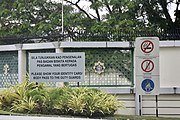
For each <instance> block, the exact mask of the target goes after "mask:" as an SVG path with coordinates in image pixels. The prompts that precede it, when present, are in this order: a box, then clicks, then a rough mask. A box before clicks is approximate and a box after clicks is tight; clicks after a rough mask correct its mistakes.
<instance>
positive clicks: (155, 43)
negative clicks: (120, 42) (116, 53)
mask: <svg viewBox="0 0 180 120" xmlns="http://www.w3.org/2000/svg"><path fill="white" fill-rule="evenodd" d="M135 46H136V56H155V57H159V38H158V37H137V38H136V43H135Z"/></svg>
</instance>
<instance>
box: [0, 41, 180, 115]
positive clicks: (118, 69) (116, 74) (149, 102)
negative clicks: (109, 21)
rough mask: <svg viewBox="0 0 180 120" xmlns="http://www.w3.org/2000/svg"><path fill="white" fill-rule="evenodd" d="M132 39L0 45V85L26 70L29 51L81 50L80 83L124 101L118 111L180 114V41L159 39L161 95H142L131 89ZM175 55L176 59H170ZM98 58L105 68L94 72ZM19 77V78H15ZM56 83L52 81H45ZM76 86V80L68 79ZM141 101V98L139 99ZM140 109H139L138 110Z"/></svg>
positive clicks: (5, 83)
mask: <svg viewBox="0 0 180 120" xmlns="http://www.w3.org/2000/svg"><path fill="white" fill-rule="evenodd" d="M59 45H60V46H59ZM131 45H132V44H131V42H61V44H58V42H51V43H33V44H15V45H1V46H0V80H1V81H0V88H5V87H9V86H11V85H15V84H17V83H18V82H21V81H22V80H23V79H24V77H25V75H26V71H27V70H28V59H27V58H28V53H30V52H34V53H39V52H57V53H58V52H63V51H64V52H77V51H78V52H80V51H84V52H85V53H86V77H85V78H86V81H85V82H83V83H80V85H81V86H91V87H92V86H93V87H96V88H98V89H102V90H104V91H106V92H109V93H111V94H116V95H118V97H119V100H122V101H124V102H125V106H126V109H122V110H118V111H117V113H120V114H128V115H135V114H136V115H139V114H141V115H152V116H155V115H156V113H157V112H156V111H158V115H159V116H170V117H180V113H179V111H180V106H179V105H180V88H179V86H180V81H179V79H178V78H180V75H179V66H178V64H180V60H179V59H180V54H179V53H180V42H179V41H161V42H160V74H161V76H160V83H161V84H160V85H161V89H160V91H161V92H160V95H159V96H157V101H156V98H155V96H142V97H141V99H140V98H139V96H137V95H136V94H135V92H134V81H133V48H132V46H131ZM173 58H175V59H173ZM98 61H100V62H101V63H103V64H104V65H105V67H106V68H105V70H104V72H103V73H101V74H97V73H96V72H95V71H94V69H93V66H94V64H95V63H97V62H98ZM17 79H18V80H17ZM48 84H49V85H50V86H56V85H57V84H56V83H54V82H50V83H48ZM70 85H72V86H76V83H70ZM139 101H140V102H139ZM140 111H141V112H140Z"/></svg>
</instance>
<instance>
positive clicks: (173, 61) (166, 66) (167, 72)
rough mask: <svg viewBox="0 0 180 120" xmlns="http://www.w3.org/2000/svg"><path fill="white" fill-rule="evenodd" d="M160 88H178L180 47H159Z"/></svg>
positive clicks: (179, 81)
mask: <svg viewBox="0 0 180 120" xmlns="http://www.w3.org/2000/svg"><path fill="white" fill-rule="evenodd" d="M159 63H160V86H161V87H180V47H175V46H172V47H160V62H159Z"/></svg>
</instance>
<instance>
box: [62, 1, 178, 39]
mask: <svg viewBox="0 0 180 120" xmlns="http://www.w3.org/2000/svg"><path fill="white" fill-rule="evenodd" d="M65 1H66V2H67V3H69V4H71V5H72V6H75V7H76V8H77V9H78V10H79V12H80V13H82V14H84V15H85V19H86V21H88V24H82V25H80V26H81V28H83V30H85V31H86V32H88V31H90V32H92V33H93V36H94V35H96V34H98V32H101V33H105V34H106V33H111V35H112V36H113V37H112V36H107V40H115V39H116V36H117V35H119V34H122V36H123V35H124V34H125V35H126V34H128V32H133V33H137V36H138V34H139V33H140V32H145V33H148V32H151V33H152V34H158V33H159V31H167V30H172V29H173V30H174V29H179V28H180V22H179V21H180V20H179V19H180V12H179V11H180V10H178V7H179V3H180V1H179V0H148V1H143V0H123V1H122V0H86V1H87V2H88V3H89V4H90V5H89V8H90V9H91V10H93V11H94V14H92V13H90V12H88V11H86V10H85V9H83V7H81V6H80V2H81V1H80V0H74V1H72V0H65ZM172 5H175V6H176V9H175V19H172V15H170V11H169V9H168V8H170V6H172ZM102 10H105V11H106V12H105V13H104V14H102V13H101V12H102ZM85 19H81V20H82V21H83V20H85ZM89 21H90V22H89ZM82 26H83V27H82ZM119 31H121V32H120V33H119ZM111 37H112V39H109V38H111ZM96 38H98V37H96ZM100 38H101V37H100ZM98 39H99V38H98ZM128 39H134V38H131V37H127V36H126V39H124V38H120V39H119V38H118V40H128Z"/></svg>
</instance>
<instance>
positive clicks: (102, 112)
mask: <svg viewBox="0 0 180 120" xmlns="http://www.w3.org/2000/svg"><path fill="white" fill-rule="evenodd" d="M122 106H123V105H122V102H118V101H117V99H116V97H115V96H113V95H110V94H107V93H105V92H102V91H100V90H97V89H92V88H85V87H79V88H70V87H63V88H47V87H45V86H44V85H43V84H37V83H34V82H28V81H25V82H23V83H22V84H19V85H16V86H14V87H11V88H8V89H6V90H4V91H1V92H0V107H1V109H6V110H10V111H14V112H20V113H40V114H57V115H62V114H70V115H79V116H88V117H96V116H98V117H102V116H107V115H112V114H114V112H115V111H116V110H117V109H118V108H121V107H122Z"/></svg>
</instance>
